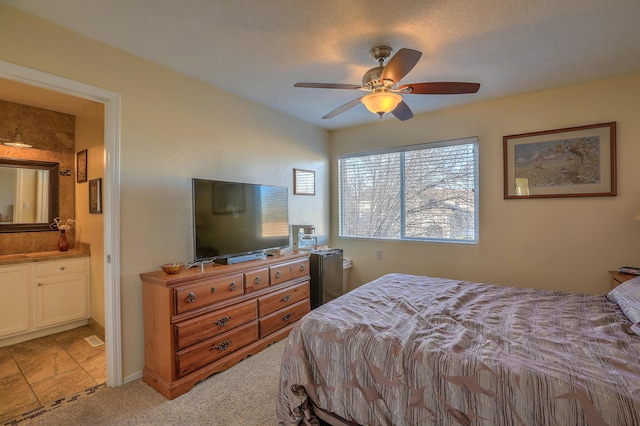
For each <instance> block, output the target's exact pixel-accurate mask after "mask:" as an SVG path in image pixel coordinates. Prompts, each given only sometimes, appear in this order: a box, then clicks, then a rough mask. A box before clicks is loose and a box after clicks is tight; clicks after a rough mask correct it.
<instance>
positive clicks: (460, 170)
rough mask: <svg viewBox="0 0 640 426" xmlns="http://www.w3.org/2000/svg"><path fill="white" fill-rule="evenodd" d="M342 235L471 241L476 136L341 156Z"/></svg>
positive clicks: (475, 199) (474, 222)
mask: <svg viewBox="0 0 640 426" xmlns="http://www.w3.org/2000/svg"><path fill="white" fill-rule="evenodd" d="M338 179H339V191H340V193H339V197H340V206H339V209H340V212H339V214H340V223H339V226H340V236H341V237H351V238H376V239H392V240H422V241H445V242H463V243H475V242H477V240H478V232H477V229H478V216H477V215H478V213H477V211H478V209H477V204H478V191H477V185H478V141H477V138H467V139H458V140H454V141H446V142H437V143H429V144H422V145H413V146H405V147H400V148H392V149H387V150H382V151H370V152H364V153H356V154H349V155H344V156H342V157H340V158H339V160H338Z"/></svg>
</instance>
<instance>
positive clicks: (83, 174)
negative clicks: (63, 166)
mask: <svg viewBox="0 0 640 426" xmlns="http://www.w3.org/2000/svg"><path fill="white" fill-rule="evenodd" d="M76 163H77V164H76V182H77V183H83V182H86V181H87V150H86V149H83V150H82V151H80V152H78V154H76Z"/></svg>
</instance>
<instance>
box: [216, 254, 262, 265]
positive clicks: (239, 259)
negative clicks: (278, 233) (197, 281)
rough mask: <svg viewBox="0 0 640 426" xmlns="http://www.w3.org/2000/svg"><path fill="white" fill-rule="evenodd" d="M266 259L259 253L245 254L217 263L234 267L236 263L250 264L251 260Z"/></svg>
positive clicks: (218, 260)
mask: <svg viewBox="0 0 640 426" xmlns="http://www.w3.org/2000/svg"><path fill="white" fill-rule="evenodd" d="M264 258H265V255H264V253H262V252H258V253H249V254H243V255H240V256H230V257H225V258H223V259H216V260H215V262H216V263H220V264H222V265H233V264H235V263H241V262H248V261H250V260H258V259H264Z"/></svg>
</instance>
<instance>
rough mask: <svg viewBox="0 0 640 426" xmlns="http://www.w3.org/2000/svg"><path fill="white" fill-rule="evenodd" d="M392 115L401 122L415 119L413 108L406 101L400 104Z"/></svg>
mask: <svg viewBox="0 0 640 426" xmlns="http://www.w3.org/2000/svg"><path fill="white" fill-rule="evenodd" d="M391 114H393V115H395V116H396V118H397V119H398V120H400V121H405V120H408V119H410V118H413V112H411V108H409V105H407V103H406V102H405V101H402V102H400V103H399V104H398V106H397V107H396V109H394V110H393V111H391Z"/></svg>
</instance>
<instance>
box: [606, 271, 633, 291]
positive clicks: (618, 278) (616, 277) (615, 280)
mask: <svg viewBox="0 0 640 426" xmlns="http://www.w3.org/2000/svg"><path fill="white" fill-rule="evenodd" d="M609 273H610V274H611V289H612V290H613V289H614V288H616V287H617V286H619V285H620V284H622V283H623V282H625V281H629V280H631V279H633V278H635V277H637V275H633V274H621V273H620V272H618V271H609Z"/></svg>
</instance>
